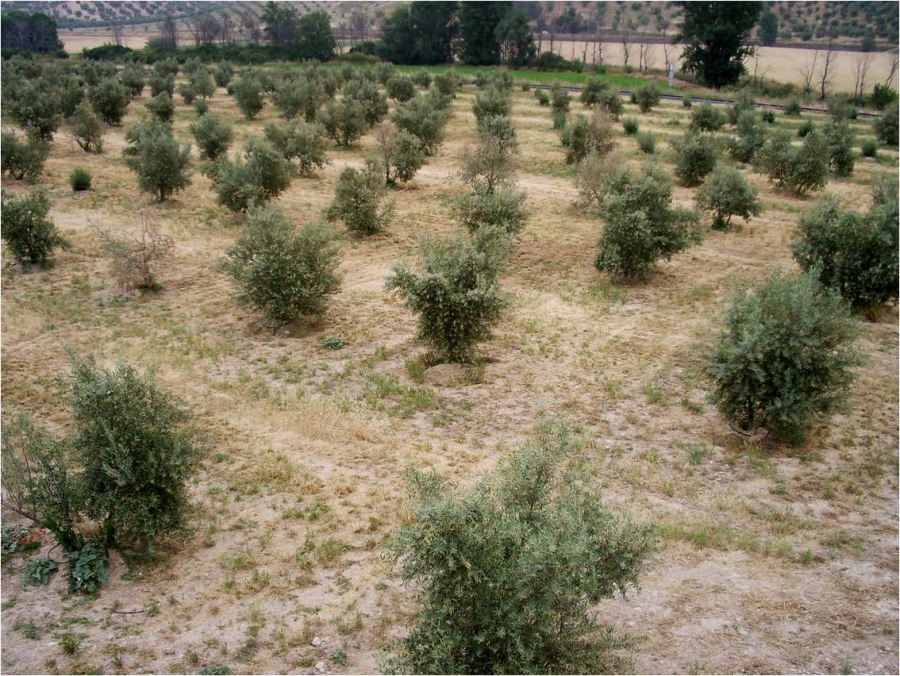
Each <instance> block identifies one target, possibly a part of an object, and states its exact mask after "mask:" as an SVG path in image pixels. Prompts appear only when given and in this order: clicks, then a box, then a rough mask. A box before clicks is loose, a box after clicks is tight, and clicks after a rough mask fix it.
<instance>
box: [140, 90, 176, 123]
mask: <svg viewBox="0 0 900 676" xmlns="http://www.w3.org/2000/svg"><path fill="white" fill-rule="evenodd" d="M144 105H145V106H146V107H147V110H149V111H150V114H151V115H153V117H155V118H156V119H157V120H160V121H161V122H165V123H166V124H171V123H172V118H174V117H175V104H174V103H173V102H172V99H171V98H169V95H168V94H166V93H165V92H163V93H162V94H159V95H157V96H154V97H153V98H152V99H150V100H149V101H147V103H145V104H144Z"/></svg>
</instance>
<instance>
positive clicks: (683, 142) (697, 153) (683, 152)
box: [671, 133, 719, 188]
mask: <svg viewBox="0 0 900 676" xmlns="http://www.w3.org/2000/svg"><path fill="white" fill-rule="evenodd" d="M671 143H672V148H673V150H674V151H675V175H676V176H677V177H678V180H679V181H680V182H681V184H682V185H684V186H687V187H689V188H692V187H694V186H698V185H700V183H701V182H702V181H703V179H704V177H706V175H707V174H709V173H710V172H711V171H712V170H713V169H714V168H715V166H716V161H717V160H718V156H719V148H718V144H717V143H716V139H715V138H713V137H712V136H710V135H709V134H692V133H688V134H685V135H684V136H681V137H679V138H676V139H673V140H672V141H671Z"/></svg>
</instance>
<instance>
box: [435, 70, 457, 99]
mask: <svg viewBox="0 0 900 676" xmlns="http://www.w3.org/2000/svg"><path fill="white" fill-rule="evenodd" d="M434 88H435V89H436V90H437V91H438V92H440V94H441V95H442V96H448V97H450V98H453V97H455V96H456V92H457V91H458V90H459V78H458V77H457V76H456V73H455V72H454V71H452V70H448V71H444V72H443V73H439V74H438V75H435V76H434Z"/></svg>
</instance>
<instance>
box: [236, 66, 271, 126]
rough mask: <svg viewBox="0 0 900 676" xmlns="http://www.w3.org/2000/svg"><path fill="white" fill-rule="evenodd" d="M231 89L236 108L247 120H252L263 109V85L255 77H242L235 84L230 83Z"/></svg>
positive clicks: (264, 102)
mask: <svg viewBox="0 0 900 676" xmlns="http://www.w3.org/2000/svg"><path fill="white" fill-rule="evenodd" d="M232 88H233V90H232V91H233V92H234V99H235V101H236V102H237V105H238V108H240V111H241V113H243V115H244V117H245V118H247V119H248V120H252V119H253V118H254V117H256V116H257V115H259V114H260V113H261V112H262V109H263V108H265V106H266V99H265V96H264V94H263V85H262V82H260V80H259V78H258V77H256V76H255V75H253V74H247V75H244V76H243V77H241V78H240V79H239V80H238V81H237V82H234V83H232Z"/></svg>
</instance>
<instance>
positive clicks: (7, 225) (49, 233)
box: [0, 188, 70, 269]
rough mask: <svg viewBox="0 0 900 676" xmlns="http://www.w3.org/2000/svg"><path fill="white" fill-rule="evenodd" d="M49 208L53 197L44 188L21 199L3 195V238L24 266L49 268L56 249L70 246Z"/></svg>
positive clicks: (0, 233) (0, 235)
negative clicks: (49, 213)
mask: <svg viewBox="0 0 900 676" xmlns="http://www.w3.org/2000/svg"><path fill="white" fill-rule="evenodd" d="M49 211H50V200H49V199H48V198H47V193H46V192H45V191H44V190H43V189H42V188H36V189H35V190H32V191H31V192H29V193H28V194H27V195H23V196H22V197H18V198H8V197H7V196H6V195H5V194H4V195H3V196H2V220H3V228H2V229H0V237H2V238H3V241H4V242H6V246H7V247H9V250H10V252H11V253H12V255H13V256H14V257H15V259H16V260H17V261H18V262H19V263H20V264H21V265H22V268H23V269H27V268H28V267H29V266H31V265H39V266H41V267H42V268H46V267H49V266H50V265H52V263H53V250H54V249H55V248H57V247H60V248H63V249H68V248H69V246H70V245H69V242H68V240H66V239H65V238H64V237H63V236H62V235H60V234H59V231H58V230H57V229H56V224H55V223H54V222H53V221H52V220H51V219H50V218H49V217H48V216H47V214H48V212H49Z"/></svg>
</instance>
